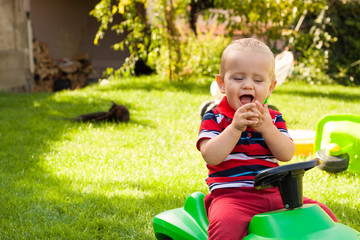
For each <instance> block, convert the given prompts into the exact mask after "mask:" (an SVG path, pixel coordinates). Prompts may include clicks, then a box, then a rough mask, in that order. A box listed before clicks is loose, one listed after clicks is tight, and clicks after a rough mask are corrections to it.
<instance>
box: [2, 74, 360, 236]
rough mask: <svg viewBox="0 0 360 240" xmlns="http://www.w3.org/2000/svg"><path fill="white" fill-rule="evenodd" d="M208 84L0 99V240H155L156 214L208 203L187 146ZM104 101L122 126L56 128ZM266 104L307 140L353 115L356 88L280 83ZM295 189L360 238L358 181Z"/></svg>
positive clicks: (122, 86) (136, 81)
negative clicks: (122, 108) (322, 123)
mask: <svg viewBox="0 0 360 240" xmlns="http://www.w3.org/2000/svg"><path fill="white" fill-rule="evenodd" d="M210 82H211V79H201V80H199V81H198V82H197V83H195V81H194V80H193V81H192V82H187V83H182V84H180V83H169V82H163V81H160V80H158V78H157V77H156V76H152V77H143V78H131V79H121V80H117V81H115V80H113V81H110V83H109V84H108V85H105V86H99V85H92V86H90V87H87V88H85V89H82V90H77V91H72V92H70V91H64V92H59V93H54V94H49V93H37V94H5V93H0V176H1V182H0V202H1V207H0V239H23V238H25V239H155V238H154V236H153V230H152V218H153V217H154V216H155V215H156V214H157V213H160V212H162V211H164V210H167V209H172V208H176V207H180V206H182V205H183V203H184V201H185V199H186V197H187V196H188V195H189V194H190V193H192V192H194V191H201V192H203V193H207V186H206V184H205V181H204V179H205V177H206V173H207V171H206V167H205V165H204V163H203V161H202V159H201V155H200V153H199V152H198V151H197V150H196V148H195V142H196V138H197V132H198V127H199V124H200V119H199V116H198V108H199V106H200V104H201V103H202V102H203V101H206V100H209V99H211V96H210V93H209V87H208V86H209V84H210ZM111 101H115V102H116V103H118V104H123V105H126V106H127V107H128V108H129V110H130V114H131V116H130V118H131V120H130V122H129V123H128V124H115V123H105V124H104V123H103V124H95V123H73V122H70V121H67V120H62V119H60V118H61V117H75V116H77V115H80V114H84V113H90V112H95V111H107V109H108V108H110V106H111ZM269 102H270V103H271V104H273V105H275V106H277V107H278V108H279V109H280V111H281V112H282V113H283V115H284V117H285V119H286V120H287V123H288V127H289V128H302V129H312V130H315V126H316V122H317V121H318V120H319V119H320V118H321V117H322V116H323V115H325V114H330V113H352V114H360V107H359V104H360V88H349V87H348V88H346V87H342V86H309V85H305V84H299V83H286V84H283V85H281V86H278V87H277V88H276V90H275V92H274V94H273V95H272V96H271V98H270V100H269ZM54 117H55V118H54ZM306 159H307V158H299V157H294V161H300V160H306ZM304 182H305V186H304V192H305V193H304V195H305V196H308V197H310V198H313V199H316V200H319V201H321V202H324V203H325V204H327V205H328V206H329V207H330V208H331V209H332V210H333V211H334V213H335V215H336V216H337V217H338V218H339V220H340V222H342V223H344V224H347V225H349V226H351V227H353V228H355V229H357V230H359V231H360V197H359V196H360V188H359V186H360V173H349V172H345V173H340V174H333V175H331V174H327V173H325V172H322V171H320V170H319V169H314V170H312V171H309V172H308V173H307V174H306V175H305V180H304Z"/></svg>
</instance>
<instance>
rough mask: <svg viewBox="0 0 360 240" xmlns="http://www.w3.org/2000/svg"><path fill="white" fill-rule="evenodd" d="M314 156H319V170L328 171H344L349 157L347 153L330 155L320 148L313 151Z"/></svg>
mask: <svg viewBox="0 0 360 240" xmlns="http://www.w3.org/2000/svg"><path fill="white" fill-rule="evenodd" d="M315 157H317V158H320V160H321V162H322V163H321V164H320V165H319V166H318V168H320V169H321V170H324V171H326V172H329V173H336V172H342V171H345V170H346V169H347V168H348V166H349V157H348V155H347V154H342V155H339V156H331V155H329V154H327V153H326V150H325V149H321V150H319V151H317V152H316V153H315Z"/></svg>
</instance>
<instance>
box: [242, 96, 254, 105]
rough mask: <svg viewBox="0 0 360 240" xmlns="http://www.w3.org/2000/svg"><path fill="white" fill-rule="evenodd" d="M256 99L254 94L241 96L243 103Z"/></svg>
mask: <svg viewBox="0 0 360 240" xmlns="http://www.w3.org/2000/svg"><path fill="white" fill-rule="evenodd" d="M253 101H254V97H253V96H252V95H242V96H240V102H241V104H243V105H244V104H247V103H251V102H253Z"/></svg>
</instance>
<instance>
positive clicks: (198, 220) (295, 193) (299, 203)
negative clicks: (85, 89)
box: [153, 159, 360, 240]
mask: <svg viewBox="0 0 360 240" xmlns="http://www.w3.org/2000/svg"><path fill="white" fill-rule="evenodd" d="M319 164H320V160H319V159H314V160H311V161H306V162H300V163H293V164H288V165H283V166H280V167H276V168H270V169H267V170H265V171H263V172H261V173H259V174H257V175H256V177H255V183H254V186H255V188H258V189H266V188H270V187H274V186H276V187H279V191H280V194H281V198H282V201H283V203H284V206H285V208H284V209H281V210H277V211H272V212H267V213H263V214H258V215H255V216H254V217H253V219H252V220H251V222H250V225H249V230H248V233H249V234H248V236H246V237H245V238H244V240H273V239H277V240H300V239H326V240H340V239H346V240H355V239H357V240H360V233H359V232H357V231H356V230H354V229H352V228H350V227H347V226H345V225H343V224H341V223H336V222H334V221H333V220H332V219H331V218H330V217H329V216H328V215H327V213H325V211H324V210H323V209H321V208H320V207H319V206H318V205H315V204H305V205H303V196H302V193H303V189H302V178H303V175H304V173H305V171H306V170H309V169H311V168H313V167H315V166H318V165H319ZM204 197H205V195H204V194H202V193H200V192H196V193H193V194H191V195H190V196H189V197H188V198H187V199H186V201H185V205H184V207H182V208H177V209H172V210H169V211H166V212H163V213H160V214H158V215H156V216H155V217H154V219H153V226H154V232H155V236H156V238H157V239H158V240H170V239H173V240H206V239H207V238H208V235H207V228H208V225H209V222H208V220H207V216H206V212H205V206H204Z"/></svg>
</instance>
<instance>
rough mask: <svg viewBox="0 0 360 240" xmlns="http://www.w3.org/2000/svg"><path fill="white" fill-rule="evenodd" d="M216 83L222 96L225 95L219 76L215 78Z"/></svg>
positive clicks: (223, 83)
mask: <svg viewBox="0 0 360 240" xmlns="http://www.w3.org/2000/svg"><path fill="white" fill-rule="evenodd" d="M216 82H217V84H218V87H219V90H220V92H221V93H222V94H225V82H224V79H223V78H222V77H220V75H217V76H216Z"/></svg>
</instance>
